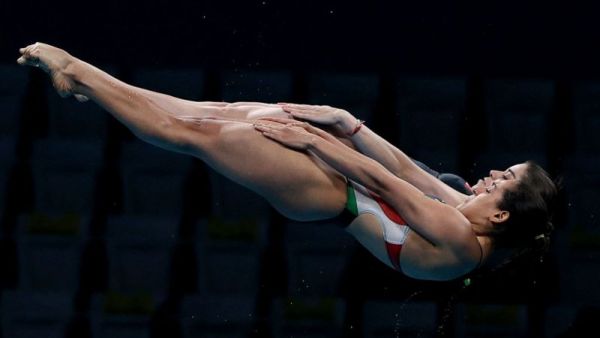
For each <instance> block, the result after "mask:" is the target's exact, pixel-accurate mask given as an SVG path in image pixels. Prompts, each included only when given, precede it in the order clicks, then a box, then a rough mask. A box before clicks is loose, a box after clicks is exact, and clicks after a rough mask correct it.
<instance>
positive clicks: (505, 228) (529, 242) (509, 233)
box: [436, 161, 558, 336]
mask: <svg viewBox="0 0 600 338" xmlns="http://www.w3.org/2000/svg"><path fill="white" fill-rule="evenodd" d="M526 164H527V169H526V170H525V173H524V176H523V177H519V182H518V184H517V186H516V187H514V188H513V189H512V190H509V191H506V192H505V193H504V196H503V198H502V201H500V204H499V208H500V210H507V211H509V212H510V217H509V218H508V220H507V221H506V222H503V223H498V224H496V225H495V227H494V228H495V232H494V234H493V241H494V245H495V246H496V248H507V249H517V250H516V253H514V254H513V255H511V256H510V257H507V258H505V259H504V260H503V261H501V262H499V263H497V264H492V265H491V266H486V267H483V268H480V269H476V270H475V271H472V272H471V273H469V274H468V275H466V276H464V277H463V278H462V279H458V280H456V283H457V284H456V285H457V287H458V291H457V292H456V293H454V294H453V295H451V296H450V297H449V298H448V300H447V304H446V306H445V308H444V310H443V313H442V318H441V320H440V324H439V325H438V328H437V332H436V333H437V335H438V336H444V335H445V332H446V324H447V323H448V322H449V320H450V319H451V316H452V312H453V308H454V305H455V304H456V302H457V300H458V298H459V296H460V295H461V294H463V293H464V292H465V290H467V289H468V288H469V287H470V286H471V285H472V283H473V280H477V281H483V280H484V279H485V278H486V277H489V276H490V275H492V274H494V275H495V274H498V273H499V272H500V271H501V270H503V269H505V268H506V267H507V266H509V265H511V264H513V263H514V262H516V261H519V260H526V259H527V260H528V261H531V260H535V259H537V260H538V261H539V262H541V261H542V259H543V256H544V255H545V254H546V251H547V250H548V247H549V245H550V235H551V233H552V231H553V230H554V227H553V225H552V222H551V219H552V210H553V208H554V203H555V200H556V195H557V194H558V188H557V184H555V183H554V182H553V181H552V179H551V178H550V176H549V175H548V173H547V172H546V171H545V170H544V169H543V168H542V167H540V166H539V165H537V164H536V163H535V162H533V161H527V162H526ZM476 283H478V282H476Z"/></svg>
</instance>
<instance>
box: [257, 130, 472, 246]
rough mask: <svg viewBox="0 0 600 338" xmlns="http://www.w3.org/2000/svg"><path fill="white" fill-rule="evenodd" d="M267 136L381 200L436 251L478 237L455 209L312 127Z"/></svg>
mask: <svg viewBox="0 0 600 338" xmlns="http://www.w3.org/2000/svg"><path fill="white" fill-rule="evenodd" d="M255 127H256V129H257V130H259V131H260V132H262V133H263V135H264V136H266V137H268V138H271V139H273V140H275V141H277V142H280V143H282V144H284V145H286V146H288V147H290V148H293V149H296V150H302V151H307V152H310V153H313V154H314V155H316V156H318V157H319V158H321V159H323V160H324V161H325V162H326V163H327V164H329V165H331V166H332V167H333V168H335V169H336V170H338V171H339V172H341V173H342V174H344V175H345V176H347V177H348V178H350V179H352V180H354V181H356V182H359V183H361V184H362V185H364V186H366V187H367V188H369V189H370V190H372V191H373V192H375V193H377V194H378V195H380V196H381V198H383V199H384V200H385V201H386V202H388V203H389V204H390V205H392V207H394V209H396V211H398V212H399V213H400V214H401V215H402V216H403V217H404V219H405V220H406V221H407V222H408V223H409V224H410V226H411V228H412V229H413V230H414V231H416V232H417V233H419V235H421V236H422V237H423V238H425V239H426V240H428V241H429V242H430V243H432V244H433V245H434V246H436V247H451V249H452V250H454V249H456V248H457V247H460V248H462V246H463V245H464V244H465V238H470V237H474V236H473V234H472V230H471V227H470V224H469V222H468V220H467V219H466V218H465V217H464V216H463V215H462V214H461V213H460V212H459V211H458V210H456V209H455V208H454V207H452V206H450V205H446V204H443V203H440V202H437V201H435V200H432V199H431V198H429V197H427V196H426V195H425V194H423V192H421V191H420V190H419V189H417V188H415V187H414V186H413V185H411V184H410V183H408V182H406V181H405V180H403V179H401V178H399V177H397V176H396V175H394V174H392V173H391V172H390V171H389V170H387V169H386V168H385V167H384V166H383V165H381V164H380V163H378V162H377V161H375V160H373V159H371V158H369V157H366V156H364V155H362V154H360V153H359V152H356V151H354V150H352V149H350V148H348V147H346V146H343V145H341V144H339V143H336V142H331V141H330V140H328V139H327V138H325V137H322V136H321V135H322V133H324V132H323V131H321V130H320V129H318V128H316V127H313V126H310V125H309V124H297V123H289V124H283V123H282V124H277V125H273V124H261V123H256V124H255Z"/></svg>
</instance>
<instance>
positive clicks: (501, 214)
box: [490, 210, 510, 223]
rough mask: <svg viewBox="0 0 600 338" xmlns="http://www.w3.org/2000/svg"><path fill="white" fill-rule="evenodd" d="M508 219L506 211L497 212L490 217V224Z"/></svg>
mask: <svg viewBox="0 0 600 338" xmlns="http://www.w3.org/2000/svg"><path fill="white" fill-rule="evenodd" d="M509 218H510V212H509V211H506V210H502V211H498V212H497V213H495V214H493V215H492V216H490V222H492V223H503V222H506V221H507V220H508V219H509Z"/></svg>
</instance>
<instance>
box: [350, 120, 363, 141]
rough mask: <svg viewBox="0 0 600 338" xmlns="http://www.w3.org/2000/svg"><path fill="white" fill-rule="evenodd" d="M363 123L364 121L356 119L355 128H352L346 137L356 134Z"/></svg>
mask: <svg viewBox="0 0 600 338" xmlns="http://www.w3.org/2000/svg"><path fill="white" fill-rule="evenodd" d="M364 123H365V121H363V120H359V119H356V127H354V130H352V132H351V133H350V134H348V136H350V137H352V136H354V135H355V134H356V133H358V131H359V130H360V128H362V126H363V124H364Z"/></svg>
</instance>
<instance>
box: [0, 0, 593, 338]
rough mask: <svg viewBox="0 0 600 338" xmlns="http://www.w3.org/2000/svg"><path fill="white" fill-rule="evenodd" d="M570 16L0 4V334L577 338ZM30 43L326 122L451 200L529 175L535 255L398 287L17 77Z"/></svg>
mask: <svg viewBox="0 0 600 338" xmlns="http://www.w3.org/2000/svg"><path fill="white" fill-rule="evenodd" d="M579 6H580V5H575V4H563V3H560V2H548V1H546V2H543V3H539V4H538V3H534V2H527V3H524V2H513V1H502V2H485V5H483V4H481V3H480V2H469V1H460V2H447V1H419V2H407V1H406V2H405V1H402V2H391V1H369V2H358V3H355V2H346V1H287V2H285V3H282V2H276V1H269V0H265V1H261V0H258V1H230V0H221V1H216V0H214V1H213V0H205V1H194V2H192V1H140V0H134V1H128V2H125V1H112V0H111V1H103V2H98V3H94V2H86V3H83V2H78V3H69V2H61V3H58V2H38V1H27V2H19V3H17V2H10V1H4V0H3V1H2V2H0V116H1V121H2V122H1V123H0V219H1V233H0V288H1V290H0V291H1V294H0V309H1V312H0V319H1V320H0V326H1V330H0V335H1V336H0V337H2V338H15V337H94V338H97V337H111V338H115V337H117V338H118V337H228V338H230V337H415V336H418V337H434V336H442V337H584V336H586V335H593V333H590V332H594V331H590V328H593V327H594V325H593V324H594V322H595V321H596V320H597V319H599V318H600V315H599V314H600V287H599V286H600V229H599V227H598V226H599V221H598V218H600V215H599V214H598V211H599V207H598V194H597V191H598V188H599V183H600V174H599V173H600V171H599V170H598V169H600V157H599V150H600V135H599V133H598V130H600V67H598V63H597V60H598V58H599V57H600V49H599V48H598V47H597V41H598V37H600V23H599V22H598V20H597V15H596V13H598V9H599V8H598V7H599V6H598V5H593V6H590V7H587V8H585V7H579ZM36 41H42V42H47V43H50V44H54V45H56V46H59V47H61V48H64V49H66V50H67V51H68V52H70V53H71V54H73V55H75V56H77V57H79V58H81V59H83V60H85V61H88V62H90V63H92V64H94V65H96V66H98V67H100V68H101V69H103V70H105V71H107V72H109V73H111V74H113V75H114V76H116V77H118V78H119V79H122V80H124V81H126V82H128V83H131V84H135V85H138V86H141V87H144V88H148V89H153V90H157V91H160V92H164V93H168V94H171V95H175V96H178V97H183V98H187V99H192V100H210V101H228V102H233V101H263V102H282V101H283V102H290V101H291V102H302V103H313V104H328V105H332V106H337V107H340V108H344V109H346V110H348V111H350V112H352V113H353V114H354V115H355V116H357V117H359V118H361V119H363V120H366V121H367V122H366V123H367V124H368V125H369V127H371V128H372V129H373V130H375V131H376V132H377V133H379V134H380V135H382V136H384V137H385V138H386V139H388V140H389V141H391V142H392V143H394V144H396V145H397V146H399V147H400V148H401V149H403V150H405V151H406V153H407V154H409V155H410V156H412V157H414V158H416V159H419V160H421V161H423V162H425V163H426V164H428V165H429V166H430V167H432V168H433V169H435V170H437V171H440V172H450V173H456V174H459V175H461V176H463V177H464V178H466V179H467V180H468V181H469V182H474V181H475V180H476V179H478V178H480V177H481V176H483V175H486V174H487V173H488V172H489V170H490V169H492V168H495V169H505V168H506V167H508V166H510V165H512V164H515V163H517V162H520V161H523V160H526V159H534V160H535V161H537V162H538V163H540V164H541V165H542V166H544V167H545V168H546V169H547V170H548V171H549V172H550V173H551V174H552V176H553V177H556V178H560V179H561V180H562V182H563V186H564V189H563V190H562V192H561V195H560V203H559V204H558V207H557V208H556V210H555V219H554V224H555V226H556V232H555V236H554V238H553V242H552V245H551V248H550V251H549V252H548V254H547V255H545V256H544V257H533V258H532V257H528V258H527V259H521V260H519V261H516V262H514V263H513V264H512V265H510V266H508V267H506V268H503V269H500V270H499V271H495V272H493V273H488V274H485V275H483V276H477V277H474V278H473V279H472V280H471V284H470V285H469V286H465V283H464V282H463V280H458V281H453V282H446V283H434V282H423V281H415V280H412V279H409V278H406V277H404V276H402V275H400V274H398V273H395V272H394V271H392V270H390V269H388V268H387V267H385V266H384V265H383V264H381V263H379V262H378V261H377V260H376V259H374V258H373V257H371V256H370V255H369V254H368V253H367V252H366V251H365V250H364V249H362V248H361V247H360V246H359V245H357V243H356V242H354V241H353V239H351V238H350V237H349V236H348V235H347V234H345V233H344V232H343V230H342V229H341V228H340V224H338V223H336V221H335V220H333V221H331V222H320V223H316V224H310V223H297V222H291V221H289V220H286V219H284V218H282V217H281V216H279V215H278V214H277V213H275V212H274V211H273V210H272V209H271V208H270V207H269V206H268V204H266V203H265V201H264V200H262V199H261V198H260V197H258V196H257V195H255V194H253V193H251V192H249V191H247V190H245V189H244V188H241V187H240V186H237V185H235V184H233V183H231V182H229V181H227V180H226V179H225V178H223V177H222V176H220V175H218V174H217V173H215V172H213V171H212V170H211V169H210V168H208V167H206V166H205V165H204V164H203V163H201V162H200V161H198V160H196V159H193V158H191V157H184V156H180V155H177V154H174V153H168V152H166V151H163V150H161V149H158V148H154V147H152V146H150V145H147V144H145V143H142V142H141V141H139V140H137V139H136V138H135V137H134V136H133V135H132V134H131V133H130V132H129V131H128V130H127V129H125V128H124V127H123V126H121V125H120V124H119V123H118V122H116V120H114V119H113V118H112V117H110V116H109V115H108V114H107V113H105V112H103V111H102V110H100V109H99V108H97V107H96V106H94V104H91V103H87V104H80V103H77V102H76V101H75V100H74V99H67V100H63V99H61V98H60V97H59V96H58V95H57V94H56V93H55V92H54V90H53V88H52V86H51V84H50V82H49V80H48V79H47V77H46V75H45V74H42V73H41V72H40V71H38V70H32V69H26V68H20V67H18V66H16V64H15V60H16V59H17V57H18V52H17V50H18V48H19V47H23V46H25V45H28V44H30V43H33V42H36ZM596 323H597V321H596ZM585 332H588V333H585Z"/></svg>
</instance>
